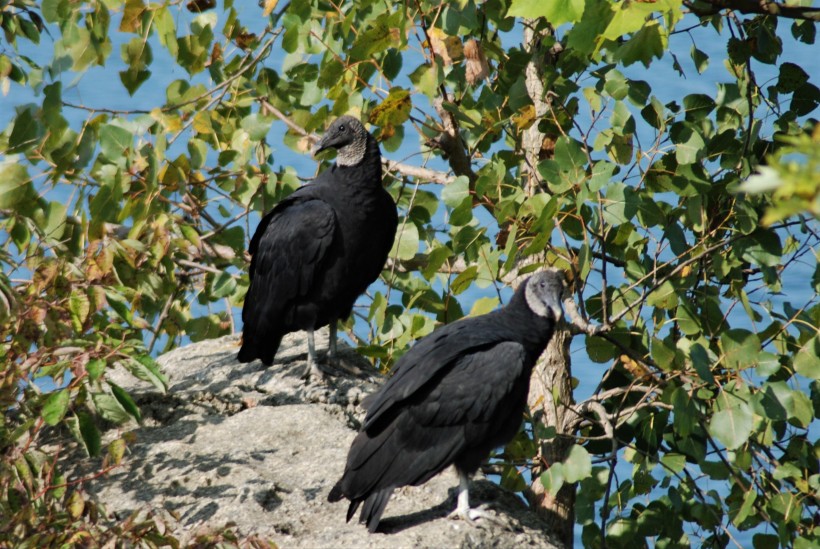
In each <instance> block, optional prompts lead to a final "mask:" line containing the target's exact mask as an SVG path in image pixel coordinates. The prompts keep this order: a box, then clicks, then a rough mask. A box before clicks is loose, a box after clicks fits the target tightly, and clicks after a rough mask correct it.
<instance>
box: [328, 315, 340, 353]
mask: <svg viewBox="0 0 820 549" xmlns="http://www.w3.org/2000/svg"><path fill="white" fill-rule="evenodd" d="M337 325H338V321H337V320H331V321H330V326H329V327H328V329H329V330H330V335H329V336H328V351H327V361H328V362H330V363H331V364H333V363H334V362H336V328H337Z"/></svg>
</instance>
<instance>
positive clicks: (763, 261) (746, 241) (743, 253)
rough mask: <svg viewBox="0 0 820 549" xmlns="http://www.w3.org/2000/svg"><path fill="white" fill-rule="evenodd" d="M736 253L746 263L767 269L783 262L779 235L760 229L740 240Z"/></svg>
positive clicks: (736, 246)
mask: <svg viewBox="0 0 820 549" xmlns="http://www.w3.org/2000/svg"><path fill="white" fill-rule="evenodd" d="M734 252H735V254H737V255H738V256H740V257H741V258H742V259H743V260H744V261H748V262H750V263H754V264H755V265H762V266H765V267H775V266H778V265H780V264H781V262H782V256H783V246H782V245H781V243H780V237H779V236H778V235H777V233H775V232H774V231H771V230H768V229H758V230H756V231H755V232H753V233H752V234H750V235H749V236H747V237H745V238H741V239H740V240H738V242H737V244H735V248H734Z"/></svg>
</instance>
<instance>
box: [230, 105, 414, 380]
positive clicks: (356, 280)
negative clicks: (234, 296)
mask: <svg viewBox="0 0 820 549" xmlns="http://www.w3.org/2000/svg"><path fill="white" fill-rule="evenodd" d="M329 148H334V149H336V150H337V151H338V152H337V156H336V163H335V164H334V165H333V166H332V167H330V168H329V169H327V170H325V171H323V172H322V173H320V174H319V176H318V177H316V179H314V180H313V181H312V182H311V183H309V184H307V185H305V186H304V187H300V188H299V189H297V190H296V191H295V192H294V193H293V194H291V195H290V196H288V197H287V198H285V199H284V200H282V201H281V202H279V204H277V205H276V207H274V208H273V210H271V211H270V212H269V213H268V214H267V215H266V216H265V217H263V218H262V221H261V222H260V223H259V226H258V227H257V229H256V233H255V234H254V235H253V238H252V239H251V244H250V249H249V252H250V254H251V265H250V271H249V273H250V281H251V284H250V288H249V289H248V294H247V296H246V297H245V304H244V306H243V308H242V321H243V322H244V328H243V332H242V348H241V349H240V351H239V357H238V358H239V361H240V362H250V361H252V360H254V359H257V358H259V359H261V360H262V362H263V363H264V364H266V365H270V364H271V363H272V362H273V357H274V355H275V354H276V350H277V349H278V348H279V343H280V342H281V340H282V337H283V336H284V335H285V334H287V333H289V332H294V331H297V330H306V331H307V333H308V370H307V374H308V375H311V376H314V377H321V371H320V370H319V368H318V366H317V360H316V348H315V344H314V340H313V331H314V330H316V329H318V328H320V327H322V326H325V325H328V324H329V325H330V349H329V353H328V358H329V359H330V360H333V359H334V358H335V354H336V322H337V321H338V320H340V319H345V318H347V317H348V315H350V311H351V309H352V308H353V303H354V302H355V301H356V298H358V297H359V296H360V295H361V294H362V293H364V291H365V290H366V289H367V287H368V286H369V285H370V283H371V282H373V281H374V280H376V279H377V278H378V276H379V273H381V271H382V268H383V267H384V262H385V260H386V259H387V254H388V253H389V251H390V248H391V247H392V245H393V237H394V236H395V234H396V226H397V224H398V218H397V215H396V204H395V203H394V202H393V199H392V198H391V197H390V195H389V194H388V193H387V191H386V190H384V188H383V187H382V167H381V154H380V153H379V144H378V143H377V142H376V140H375V139H374V138H373V136H372V135H370V134H369V133H368V132H367V130H366V129H365V128H364V126H363V125H362V124H361V122H359V121H358V120H356V119H355V118H353V117H351V116H342V117H340V118H338V119H336V120H335V121H334V122H333V124H331V126H330V127H329V128H328V129H327V131H326V132H325V134H324V136H322V139H321V140H320V141H319V142H318V143H317V144H316V145H315V146H314V148H313V153H314V154H316V153H318V152H320V151H323V150H325V149H329Z"/></svg>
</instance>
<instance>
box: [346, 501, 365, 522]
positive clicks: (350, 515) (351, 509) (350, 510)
mask: <svg viewBox="0 0 820 549" xmlns="http://www.w3.org/2000/svg"><path fill="white" fill-rule="evenodd" d="M361 503H362V500H360V499H354V500H353V501H351V502H350V505H349V506H348V507H347V518H346V519H345V522H350V519H352V518H353V515H355V514H356V509H358V508H359V505H361Z"/></svg>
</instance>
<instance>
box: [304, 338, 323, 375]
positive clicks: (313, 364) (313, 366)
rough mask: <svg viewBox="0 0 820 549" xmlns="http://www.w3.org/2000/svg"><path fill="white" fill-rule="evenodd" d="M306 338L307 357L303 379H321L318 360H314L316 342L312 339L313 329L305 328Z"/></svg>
mask: <svg viewBox="0 0 820 549" xmlns="http://www.w3.org/2000/svg"><path fill="white" fill-rule="evenodd" d="M307 340H308V359H307V363H308V364H307V370H306V371H305V376H304V377H305V379H310V378H314V379H316V380H320V379H322V378H323V377H324V376H323V375H322V371H321V370H320V369H319V365H318V361H317V360H316V342H315V341H314V339H313V330H307Z"/></svg>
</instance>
